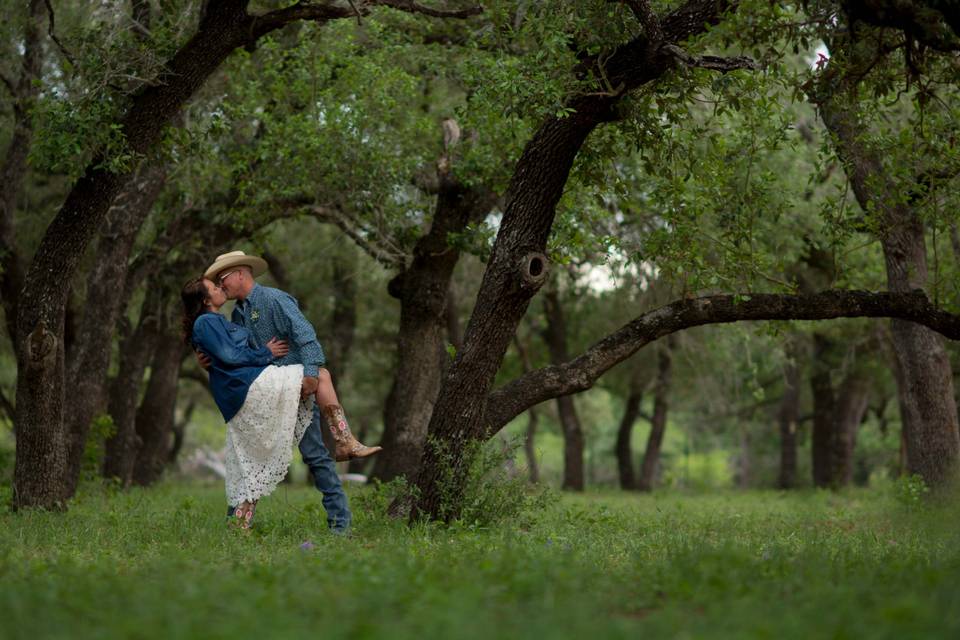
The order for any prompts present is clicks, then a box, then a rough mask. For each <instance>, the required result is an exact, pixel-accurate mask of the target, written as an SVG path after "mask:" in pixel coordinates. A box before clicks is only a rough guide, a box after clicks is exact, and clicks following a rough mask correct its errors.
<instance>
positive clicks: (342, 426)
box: [317, 369, 382, 462]
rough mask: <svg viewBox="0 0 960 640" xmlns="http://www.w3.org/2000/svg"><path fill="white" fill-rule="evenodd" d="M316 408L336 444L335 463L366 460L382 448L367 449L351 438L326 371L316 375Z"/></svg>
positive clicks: (345, 419)
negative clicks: (318, 408) (321, 414)
mask: <svg viewBox="0 0 960 640" xmlns="http://www.w3.org/2000/svg"><path fill="white" fill-rule="evenodd" d="M317 378H318V383H317V406H319V407H320V411H321V413H323V417H324V419H325V420H326V422H327V426H328V427H329V428H330V433H331V434H332V435H333V439H334V440H335V441H336V443H337V447H336V451H334V459H335V460H336V461H337V462H344V461H346V460H351V459H353V458H366V457H367V456H372V455H373V454H375V453H377V452H379V451H380V450H381V449H382V447H368V446H366V445H365V444H363V443H361V442H360V441H358V440H357V439H356V438H355V437H353V433H352V432H351V431H350V425H349V424H347V416H346V414H345V413H344V411H343V407H341V406H340V400H339V399H338V398H337V392H336V390H335V389H334V388H333V379H332V378H331V377H330V372H329V371H327V370H326V369H320V371H319V372H318V374H317Z"/></svg>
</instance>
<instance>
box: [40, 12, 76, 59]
mask: <svg viewBox="0 0 960 640" xmlns="http://www.w3.org/2000/svg"><path fill="white" fill-rule="evenodd" d="M43 2H44V4H46V5H47V15H48V16H50V24H49V25H48V28H47V34H48V35H49V36H50V39H51V40H53V42H54V44H56V45H57V49H59V50H60V53H62V54H63V57H64V58H66V59H67V62H69V63H70V64H71V65H73V66H74V67H76V66H77V63H76V62H74V60H73V56H71V55H70V52H69V51H67V48H66V47H65V46H63V43H62V42H60V40H59V39H58V38H57V34H56V33H54V29H55V25H54V14H53V6H52V5H51V4H50V0H43Z"/></svg>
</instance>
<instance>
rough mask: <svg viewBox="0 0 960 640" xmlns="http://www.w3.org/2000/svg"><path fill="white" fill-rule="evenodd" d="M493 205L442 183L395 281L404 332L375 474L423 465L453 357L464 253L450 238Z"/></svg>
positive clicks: (410, 471) (480, 193)
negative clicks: (451, 320)
mask: <svg viewBox="0 0 960 640" xmlns="http://www.w3.org/2000/svg"><path fill="white" fill-rule="evenodd" d="M492 204H493V198H492V194H489V193H488V192H486V191H484V190H482V189H469V188H465V187H462V186H461V185H459V184H457V183H452V182H450V183H446V182H445V183H443V184H441V188H440V193H439V195H438V197H437V204H436V209H435V212H434V216H433V222H432V223H431V226H430V231H429V232H428V233H427V234H425V235H424V236H422V237H421V238H420V239H419V240H418V242H417V245H416V247H415V248H414V254H413V261H412V262H411V264H410V266H409V267H408V268H407V269H405V270H404V271H403V272H401V273H400V274H399V275H398V276H397V277H396V278H394V280H393V281H392V282H391V283H390V293H391V295H394V296H395V297H398V298H399V299H400V330H399V332H398V334H397V368H396V373H395V374H394V385H393V388H392V390H391V394H390V395H391V397H390V399H389V401H388V403H387V404H388V406H389V411H390V415H389V416H387V418H386V419H385V420H384V434H383V440H382V445H383V449H384V450H383V453H381V454H380V455H378V456H377V458H376V462H375V464H374V468H373V474H372V475H373V477H375V478H379V479H380V480H383V481H389V480H392V479H393V478H396V477H400V476H403V477H407V478H413V477H414V475H415V474H416V471H417V469H418V468H419V465H420V457H421V456H422V455H423V447H424V444H425V443H426V438H427V425H428V424H429V422H430V416H431V414H432V412H433V406H434V402H435V401H436V397H437V392H438V391H439V389H440V380H441V376H442V373H443V364H444V361H445V360H448V359H449V356H448V355H447V353H446V349H445V341H446V335H447V330H448V318H447V313H446V305H447V299H448V292H449V289H450V279H451V278H452V276H453V269H454V267H455V266H456V264H457V261H458V260H459V259H460V252H459V251H458V250H457V249H454V248H453V247H450V246H448V244H447V236H448V235H449V234H450V233H455V232H458V231H462V230H463V229H464V228H465V227H466V225H467V224H468V223H469V222H470V221H472V220H475V219H477V218H478V217H480V216H482V215H484V214H485V213H486V212H487V211H489V209H490V206H492Z"/></svg>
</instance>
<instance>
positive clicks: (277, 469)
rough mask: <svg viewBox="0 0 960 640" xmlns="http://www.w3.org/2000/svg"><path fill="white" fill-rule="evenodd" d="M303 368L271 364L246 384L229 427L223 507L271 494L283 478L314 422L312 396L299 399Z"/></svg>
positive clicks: (300, 366) (297, 365)
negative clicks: (224, 502)
mask: <svg viewBox="0 0 960 640" xmlns="http://www.w3.org/2000/svg"><path fill="white" fill-rule="evenodd" d="M302 381H303V365H299V364H293V365H287V366H283V367H275V366H270V367H267V368H266V369H264V370H263V372H262V373H261V374H260V375H259V376H257V379H256V380H254V381H253V384H252V385H250V389H249V391H248V392H247V399H246V400H245V401H244V403H243V406H242V407H241V408H240V411H238V412H237V415H235V416H234V417H233V419H232V420H230V422H228V423H227V455H226V472H227V478H226V484H227V503H228V504H229V505H230V506H231V507H235V506H237V505H239V504H240V503H241V502H244V501H252V500H257V499H259V498H261V497H263V496H265V495H269V494H270V492H272V491H273V490H274V489H275V488H276V487H277V485H278V484H280V482H281V481H282V480H283V478H284V476H286V474H287V468H288V467H289V466H290V460H291V458H292V456H293V448H294V447H295V446H296V445H297V444H299V443H300V438H302V437H303V432H304V431H306V430H307V427H308V426H309V425H310V421H311V420H312V419H313V398H308V400H307V402H301V401H300V385H301V382H302Z"/></svg>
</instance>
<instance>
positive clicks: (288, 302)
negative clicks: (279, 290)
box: [273, 294, 327, 378]
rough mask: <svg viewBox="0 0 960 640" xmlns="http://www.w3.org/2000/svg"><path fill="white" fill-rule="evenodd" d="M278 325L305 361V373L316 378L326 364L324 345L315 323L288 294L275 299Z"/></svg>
mask: <svg viewBox="0 0 960 640" xmlns="http://www.w3.org/2000/svg"><path fill="white" fill-rule="evenodd" d="M273 304H274V313H275V318H276V320H277V322H276V325H277V328H278V329H281V330H282V331H283V332H285V333H286V335H287V336H288V338H289V341H290V343H291V344H292V345H295V346H296V348H297V350H298V351H299V353H300V359H301V361H302V362H303V375H304V376H306V377H308V378H316V377H317V372H318V371H319V369H320V367H322V366H323V365H325V364H326V362H327V359H326V357H325V356H324V354H323V347H321V346H320V342H319V341H318V340H317V333H316V331H314V330H313V325H312V324H310V321H309V320H307V319H306V317H304V315H303V312H301V311H300V307H299V305H297V301H296V299H294V297H293V296H290V295H288V294H283V295H279V296H277V297H276V298H274V300H273Z"/></svg>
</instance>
